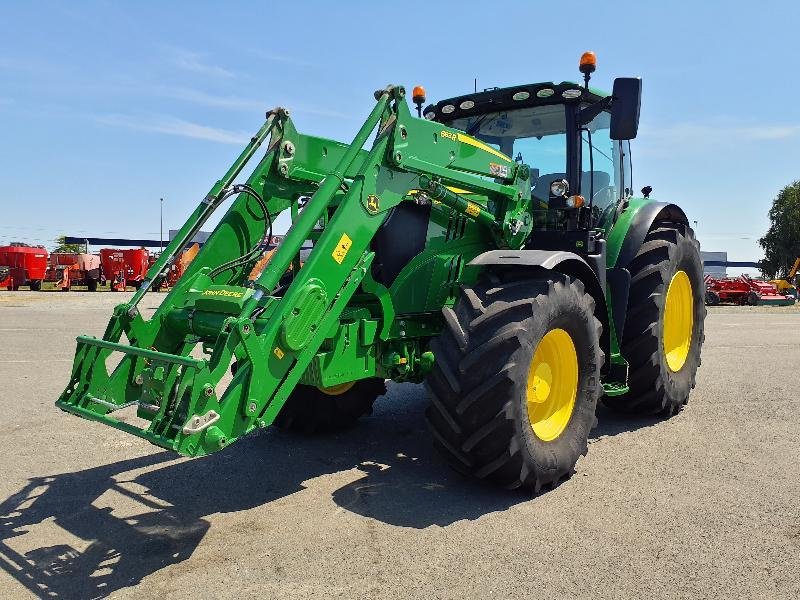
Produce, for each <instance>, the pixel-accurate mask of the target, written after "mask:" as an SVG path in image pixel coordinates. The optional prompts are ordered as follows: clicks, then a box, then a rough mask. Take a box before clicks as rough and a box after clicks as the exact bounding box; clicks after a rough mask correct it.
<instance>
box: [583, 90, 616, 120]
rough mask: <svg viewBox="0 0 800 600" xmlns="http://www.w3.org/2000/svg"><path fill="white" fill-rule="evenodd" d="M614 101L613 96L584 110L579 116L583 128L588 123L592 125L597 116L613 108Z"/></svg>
mask: <svg viewBox="0 0 800 600" xmlns="http://www.w3.org/2000/svg"><path fill="white" fill-rule="evenodd" d="M613 101H614V97H613V96H607V97H605V98H603V99H602V100H598V101H597V102H595V103H594V104H590V105H589V106H587V107H585V108H582V109H581V112H580V114H579V116H578V124H579V125H581V126H583V125H586V124H587V123H591V121H592V119H594V118H595V117H596V116H597V115H599V114H600V113H601V112H603V111H604V110H606V109H607V108H611V104H612V103H613Z"/></svg>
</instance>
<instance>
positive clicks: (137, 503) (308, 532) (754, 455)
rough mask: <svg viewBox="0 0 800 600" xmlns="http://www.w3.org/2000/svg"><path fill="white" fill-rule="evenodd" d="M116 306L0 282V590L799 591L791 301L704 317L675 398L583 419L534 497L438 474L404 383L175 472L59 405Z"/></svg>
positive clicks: (799, 483) (502, 594)
mask: <svg viewBox="0 0 800 600" xmlns="http://www.w3.org/2000/svg"><path fill="white" fill-rule="evenodd" d="M129 295H130V294H112V293H104V294H89V293H80V292H73V293H69V294H59V293H39V294H36V293H32V292H17V293H13V292H0V414H1V415H2V417H0V473H2V477H0V597H2V598H4V599H8V598H28V597H31V596H41V597H48V598H95V597H103V596H107V595H111V596H113V597H118V598H137V599H142V598H158V599H159V600H165V599H171V598H176V599H177V598H187V597H194V598H219V597H227V598H246V597H260V598H281V599H284V598H286V599H289V598H326V599H328V598H409V599H411V598H413V599H418V598H423V599H428V598H459V599H463V598H548V599H552V598H598V597H599V598H726V599H728V598H739V597H741V598H798V597H800V461H799V460H798V452H800V373H798V365H800V308H769V307H765V308H749V307H720V308H715V309H713V310H710V311H709V316H708V320H707V338H706V344H705V348H704V350H703V365H702V367H701V369H700V372H699V376H698V383H697V388H696V390H695V391H694V393H693V395H692V397H691V399H690V402H689V404H688V406H687V408H686V409H685V410H684V411H683V412H682V413H680V414H679V415H677V416H676V417H674V418H672V419H670V420H668V421H659V420H656V419H650V418H648V419H642V418H639V419H635V418H634V419H629V418H621V417H619V416H616V415H613V414H610V413H608V412H607V411H605V410H602V409H601V410H600V414H599V426H598V428H597V429H596V430H595V431H594V432H593V435H592V439H591V443H590V446H589V454H588V456H587V457H586V458H584V459H582V460H581V461H580V462H579V463H578V466H577V474H576V475H575V476H574V477H573V478H572V479H570V480H569V481H567V482H565V483H564V484H562V485H561V486H559V487H558V488H556V489H555V490H552V491H550V492H547V493H545V494H542V495H541V496H539V497H531V496H529V495H524V494H520V493H516V492H506V491H502V490H496V489H493V488H491V487H487V486H484V485H481V484H479V483H476V482H474V481H470V480H465V479H463V478H462V477H460V476H458V475H456V474H454V473H453V472H451V471H450V470H449V469H448V467H447V466H446V465H445V464H444V463H443V462H442V461H441V460H440V459H439V457H438V456H437V455H436V453H435V452H434V450H433V448H432V446H431V440H430V436H429V434H428V432H427V430H426V428H425V423H424V417H423V412H424V408H425V405H426V398H425V392H424V389H423V387H422V386H415V385H409V384H406V385H396V384H392V385H390V387H389V393H388V394H387V395H386V396H385V397H383V398H381V399H380V400H379V401H378V402H377V404H376V409H375V412H374V414H373V415H372V416H371V417H369V418H366V419H364V420H363V422H362V423H360V424H359V426H357V427H356V428H354V429H352V430H350V431H347V432H343V433H340V434H337V435H331V436H323V437H313V438H302V437H297V436H292V435H288V434H284V433H282V432H278V431H273V430H267V431H265V432H262V433H260V434H258V435H254V436H252V437H249V438H247V439H245V440H242V441H240V442H238V443H237V444H235V445H233V446H231V447H230V448H228V449H226V450H225V451H223V452H220V453H218V454H215V455H212V456H210V457H207V458H203V459H195V460H186V459H179V458H176V457H175V455H173V454H171V453H168V452H164V451H162V450H160V449H158V448H156V447H154V446H150V445H149V444H147V442H145V441H143V440H140V439H137V438H134V437H132V436H128V435H125V434H123V433H122V432H119V431H116V430H113V429H111V428H108V427H104V426H102V425H99V424H96V423H92V422H89V421H86V420H82V419H78V418H76V417H73V416H70V415H67V414H66V413H62V412H61V411H59V410H58V409H56V408H55V407H54V406H53V402H54V401H55V399H56V398H57V397H58V395H59V394H60V393H61V391H62V389H63V387H64V385H65V384H66V381H67V378H68V374H69V370H70V365H71V362H72V354H73V351H74V338H75V336H76V335H78V334H79V333H89V334H94V335H100V334H101V333H102V331H103V329H104V327H105V324H106V322H107V319H108V317H109V315H110V311H111V308H112V307H113V305H114V304H116V303H118V302H119V301H120V299H121V298H124V297H127V296H129ZM147 298H148V299H150V298H152V299H153V300H151V301H155V300H156V299H158V298H159V296H158V295H153V294H151V295H149V296H148V297H147ZM148 307H149V309H152V305H145V307H144V310H145V311H146V310H148Z"/></svg>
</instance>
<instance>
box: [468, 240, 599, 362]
mask: <svg viewBox="0 0 800 600" xmlns="http://www.w3.org/2000/svg"><path fill="white" fill-rule="evenodd" d="M469 266H471V267H478V268H480V269H481V270H483V271H504V272H508V271H515V270H516V271H519V270H541V269H543V270H547V271H555V272H557V273H561V274H562V275H567V276H568V277H570V278H571V279H580V280H581V281H582V282H583V285H584V288H585V290H586V293H588V294H589V295H590V296H591V297H592V298H593V299H594V304H595V308H594V313H595V317H597V319H598V320H599V321H600V323H601V324H602V326H603V331H602V333H601V335H600V348H601V349H602V350H603V352H604V353H605V355H606V362H605V364H604V365H603V372H604V373H605V372H606V369H607V367H608V364H609V361H608V357H609V356H610V355H609V351H610V337H609V333H610V332H609V327H608V325H609V322H608V307H607V305H606V296H605V286H604V285H603V283H604V282H601V280H600V278H599V277H598V275H597V274H596V273H595V271H594V270H593V269H592V267H591V266H589V263H587V262H586V260H585V259H584V258H583V257H581V256H579V255H577V254H575V253H574V252H566V251H561V250H489V251H488V252H484V253H483V254H479V255H478V256H476V257H475V258H474V259H473V260H472V261H471V262H470V263H469ZM601 273H602V275H605V273H603V272H602V270H601Z"/></svg>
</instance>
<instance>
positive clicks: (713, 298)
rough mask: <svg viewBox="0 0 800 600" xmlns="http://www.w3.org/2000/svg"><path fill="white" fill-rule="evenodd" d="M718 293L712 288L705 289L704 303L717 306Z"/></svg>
mask: <svg viewBox="0 0 800 600" xmlns="http://www.w3.org/2000/svg"><path fill="white" fill-rule="evenodd" d="M719 300H720V298H719V294H718V293H717V292H715V291H714V290H706V305H707V306H717V305H718V304H719Z"/></svg>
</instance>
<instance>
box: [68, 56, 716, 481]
mask: <svg viewBox="0 0 800 600" xmlns="http://www.w3.org/2000/svg"><path fill="white" fill-rule="evenodd" d="M587 56H588V59H587V60H585V61H584V60H583V59H582V63H581V70H582V71H584V73H585V79H586V81H585V84H584V85H579V84H575V83H570V82H563V83H560V84H555V83H540V84H531V85H523V86H515V87H511V88H503V89H497V88H494V89H491V90H487V91H484V92H480V93H474V94H468V95H465V96H461V97H458V98H453V99H450V100H445V101H441V102H438V103H437V104H435V105H430V106H428V107H427V108H425V109H424V118H421V117H420V116H415V115H414V114H413V113H412V112H411V110H410V109H409V105H408V102H407V100H406V97H405V96H406V94H405V90H404V88H403V87H401V86H395V85H391V86H388V87H386V88H385V89H382V90H379V91H378V92H376V93H375V99H376V104H375V106H374V108H373V110H372V112H371V113H370V115H369V116H368V117H367V119H366V121H365V122H364V124H363V126H362V127H361V128H360V130H359V131H358V133H357V134H356V136H355V138H354V139H353V141H352V142H351V143H350V144H344V143H340V142H336V141H333V140H328V139H324V138H319V137H314V136H310V135H305V134H301V133H299V132H298V131H297V130H296V129H295V126H294V122H293V121H292V119H291V118H290V115H289V111H288V110H286V109H284V108H276V109H275V110H272V111H270V112H269V113H267V119H266V122H265V123H264V125H263V126H262V127H261V129H260V130H259V131H258V132H257V133H256V134H255V135H254V136H253V138H252V139H251V140H250V142H249V143H248V144H247V146H246V147H245V149H244V151H243V152H242V153H241V155H240V156H239V157H238V158H237V159H236V161H235V162H234V163H233V165H232V166H231V168H230V169H229V170H228V172H227V173H226V174H225V175H224V176H223V177H222V179H220V180H219V181H217V182H216V183H215V184H214V186H213V187H212V189H211V191H210V192H209V193H208V195H207V196H206V197H205V198H204V199H203V200H202V201H201V202H200V203H199V205H198V206H197V208H196V209H195V210H194V212H193V213H192V215H191V216H190V217H189V219H188V220H187V222H186V224H185V225H184V226H183V227H182V228H181V229H180V231H179V233H178V234H177V235H176V236H175V238H174V239H173V240H172V242H170V244H169V246H168V247H167V248H166V250H165V251H164V252H163V253H162V254H161V256H160V257H159V259H158V260H157V261H156V262H155V264H153V266H152V267H151V268H150V270H149V272H148V273H147V277H146V278H145V280H144V281H142V283H141V286H140V287H139V289H138V290H137V291H136V293H135V294H133V296H132V298H131V299H130V301H128V302H126V303H124V304H121V305H119V306H117V307H116V308H115V310H114V313H113V316H112V318H111V321H110V322H109V324H108V327H107V329H106V331H105V334H104V335H103V337H102V338H94V337H89V336H79V337H78V340H77V341H78V347H77V351H76V355H75V362H74V366H73V370H72V375H71V377H70V381H69V383H68V385H67V388H66V390H65V391H64V393H63V394H62V395H61V397H60V398H59V400H58V401H57V403H56V404H57V405H58V406H59V407H60V408H61V409H63V410H65V411H67V412H70V413H73V414H75V415H78V416H82V417H85V418H88V419H92V420H95V421H99V422H102V423H105V424H107V425H110V426H112V427H115V428H117V429H121V430H123V431H127V432H128V433H132V434H134V435H136V436H139V437H142V438H144V439H146V440H148V441H150V442H152V443H153V444H156V445H158V446H161V447H164V448H167V449H170V450H174V451H175V452H178V453H180V454H182V455H185V456H202V455H206V454H209V453H212V452H216V451H218V450H221V449H222V448H224V447H225V446H227V445H229V444H231V443H233V442H235V441H236V440H237V439H239V438H241V437H242V436H245V435H247V434H248V433H250V432H252V431H254V430H256V429H258V428H264V427H268V426H270V425H273V424H274V425H277V426H281V427H284V428H290V429H295V430H301V431H314V430H330V429H336V428H341V427H345V426H348V425H351V424H352V423H353V422H354V421H355V420H356V419H358V418H359V417H360V416H362V415H364V414H367V413H368V412H369V411H370V410H371V407H372V403H373V402H374V400H375V399H376V398H377V397H378V396H380V395H382V394H383V393H385V391H386V387H385V381H386V380H388V379H391V380H393V381H397V382H404V381H410V382H422V381H424V382H426V384H427V387H428V389H429V391H430V406H429V408H428V411H427V417H428V423H429V425H430V429H431V432H432V435H433V440H434V443H435V445H436V446H437V447H438V448H439V449H440V450H441V451H442V453H443V455H444V456H445V458H446V459H447V460H448V462H450V463H451V464H452V465H453V466H454V467H455V468H457V469H458V470H460V471H461V472H464V473H468V474H472V475H474V476H477V477H479V478H486V479H489V480H492V481H494V482H496V483H499V484H501V485H503V486H506V487H509V488H513V487H524V488H528V489H532V490H539V489H540V488H542V486H548V485H555V484H556V483H558V481H560V480H561V479H563V478H565V477H567V476H569V474H571V473H572V472H573V470H574V466H575V463H576V462H577V460H578V458H579V457H580V455H582V454H585V453H586V449H587V439H588V435H589V431H590V429H591V428H592V427H593V426H594V424H595V423H596V418H595V409H596V405H597V402H598V400H600V399H601V398H602V399H603V401H604V402H605V403H606V404H607V405H608V406H609V407H611V408H613V409H616V410H620V411H625V412H636V413H658V414H663V415H671V414H673V413H675V412H677V411H678V410H679V409H680V408H681V407H682V406H683V404H685V403H686V401H687V398H688V395H689V391H690V389H691V388H692V387H693V386H694V378H695V371H696V369H697V367H698V365H699V361H700V348H701V345H702V341H703V319H704V316H705V307H704V304H703V300H702V298H703V273H702V264H701V262H700V257H699V252H698V244H697V242H696V241H695V239H694V235H693V232H692V230H691V229H690V227H689V225H688V220H687V218H686V215H685V214H684V213H683V211H682V210H681V209H680V208H679V207H678V206H676V205H674V204H669V203H660V202H655V201H654V200H651V199H649V198H648V197H641V198H637V197H634V196H633V194H632V192H631V187H632V184H631V180H630V142H629V140H630V139H632V138H634V137H635V136H636V130H637V126H638V118H639V101H640V96H641V82H640V80H638V79H630V78H621V79H617V80H616V81H615V83H614V92H613V94H611V95H608V94H604V93H602V92H599V91H597V90H594V89H591V88H589V87H588V77H589V72H591V71H592V70H594V62H593V60H592V56H590V55H588V54H587V55H586V56H585V57H584V58H586V57H587ZM413 97H414V102H415V103H416V104H417V111H418V115H421V114H422V112H423V110H422V104H423V103H424V91H423V90H422V89H421V88H415V90H414V94H413ZM370 138H372V144H371V146H370V147H369V149H366V147H365V146H366V144H367V142H368V141H369V140H370ZM262 149H263V150H262ZM226 203H230V206H229V207H228V209H227V212H226V213H225V215H224V217H223V218H222V219H221V221H220V222H219V224H218V225H217V227H216V228H215V229H214V231H213V233H212V234H211V236H210V237H209V238H208V241H207V242H206V243H205V244H204V245H203V247H202V249H201V250H200V252H199V253H198V254H197V256H196V258H195V259H194V260H193V261H192V263H191V264H190V265H189V267H188V268H187V269H186V271H185V273H184V274H183V276H182V277H181V278H180V279H179V280H178V281H177V283H176V284H175V286H174V287H173V288H172V290H171V291H170V292H169V294H168V295H167V296H166V297H165V298H164V300H163V302H162V303H161V305H160V306H159V308H158V309H157V310H156V311H155V312H154V313H153V314H152V315H150V316H149V318H147V317H146V316H145V315H143V314H142V313H141V312H140V310H139V308H138V306H139V303H140V301H141V300H142V298H143V296H144V295H145V294H147V293H148V292H149V291H150V289H151V288H152V287H153V286H154V285H156V284H157V283H158V282H159V281H160V280H161V279H162V278H163V277H164V274H165V273H166V272H167V271H168V270H169V268H170V267H171V265H172V264H173V263H174V261H175V260H177V257H178V256H180V254H181V252H182V251H183V250H184V249H185V248H186V247H187V246H188V245H190V244H191V243H192V240H193V238H194V237H195V234H196V233H197V232H199V231H200V229H201V227H202V226H203V225H204V223H206V222H207V221H208V219H209V218H210V217H211V215H212V214H213V213H214V212H215V211H217V210H218V209H220V207H222V206H223V205H224V204H226ZM284 211H289V213H290V214H291V218H292V224H291V227H290V229H289V230H288V232H287V233H286V236H285V238H284V240H283V242H282V243H281V244H280V245H279V246H278V247H277V249H275V250H274V251H271V252H272V254H271V255H270V256H268V257H266V256H265V252H266V250H265V245H264V244H263V243H262V242H263V241H264V240H265V239H270V237H271V235H272V223H273V222H274V221H275V219H276V218H277V217H278V215H279V214H281V213H282V212H284ZM268 236H270V237H268ZM309 245H310V246H311V251H310V252H307V251H305V252H304V253H303V256H302V260H301V250H303V249H304V248H307V247H308V246H309ZM265 263H266V264H265ZM256 265H259V266H258V268H254V267H255V266H256ZM114 357H116V359H117V360H118V363H117V364H116V365H115V366H113V368H109V367H108V366H107V362H109V363H110V362H111V361H112V360H114ZM118 411H120V412H119V413H118ZM134 411H135V413H136V416H137V417H139V419H137V420H136V423H135V422H134V420H132V419H131V418H130V417H129V416H126V417H122V418H118V415H115V413H118V414H120V415H126V414H127V413H129V412H134ZM137 423H138V424H137Z"/></svg>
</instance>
